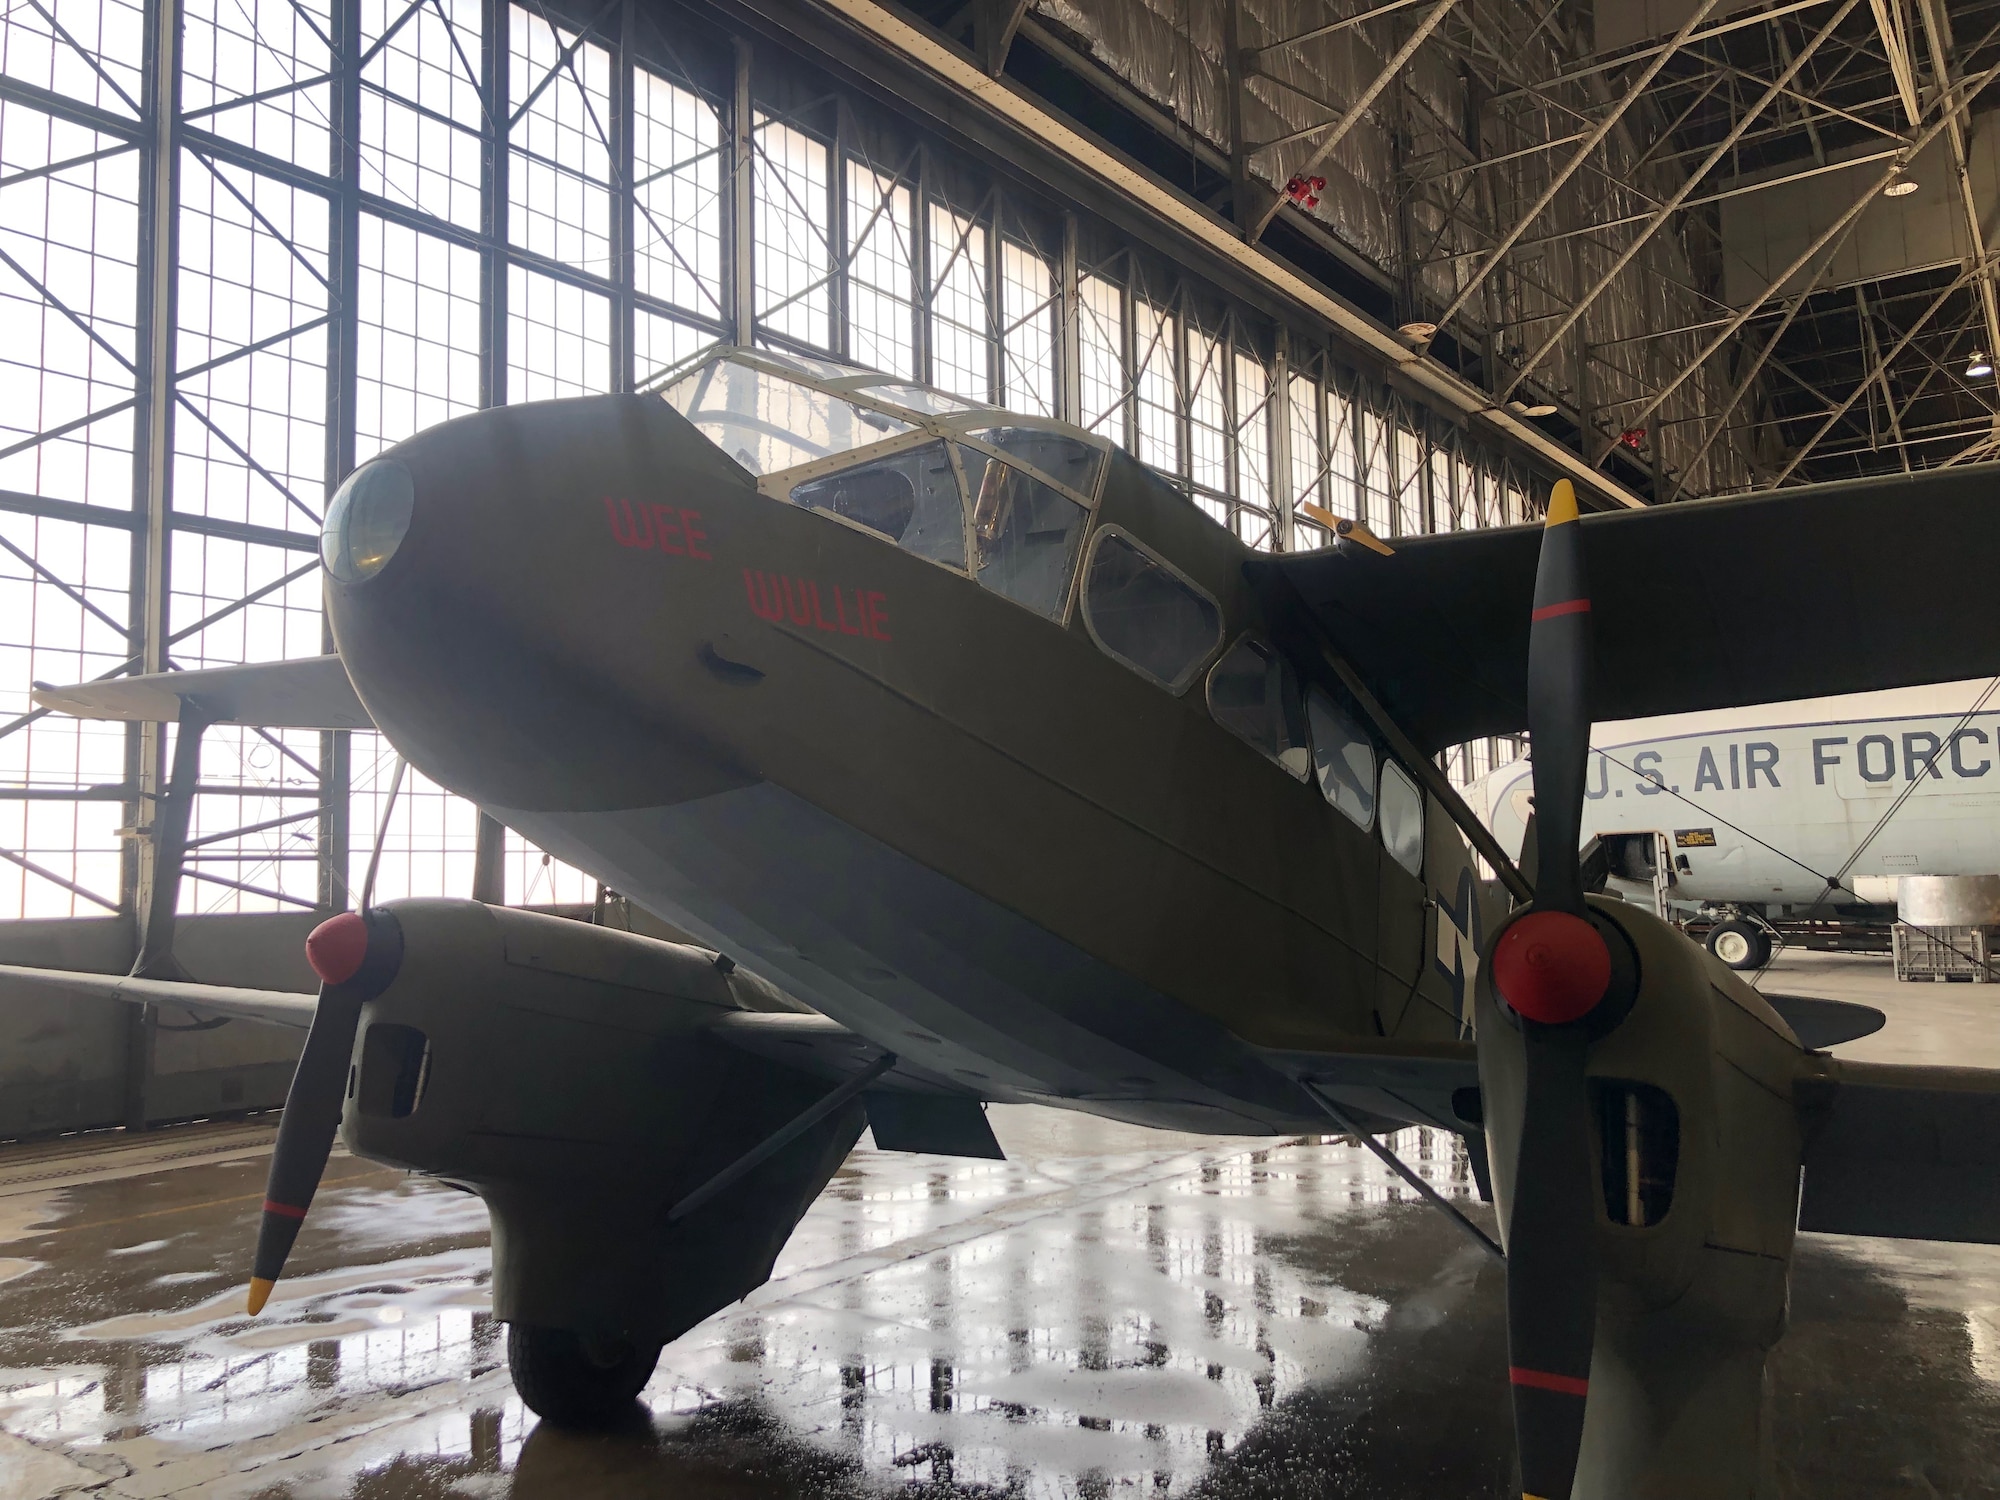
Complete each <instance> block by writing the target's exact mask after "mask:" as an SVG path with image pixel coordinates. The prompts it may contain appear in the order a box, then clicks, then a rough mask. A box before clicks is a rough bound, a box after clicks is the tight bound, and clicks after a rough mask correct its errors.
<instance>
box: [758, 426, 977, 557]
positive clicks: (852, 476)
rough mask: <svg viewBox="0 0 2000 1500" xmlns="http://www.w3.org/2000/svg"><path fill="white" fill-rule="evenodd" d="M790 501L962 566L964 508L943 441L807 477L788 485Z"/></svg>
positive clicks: (917, 552) (904, 547)
mask: <svg viewBox="0 0 2000 1500" xmlns="http://www.w3.org/2000/svg"><path fill="white" fill-rule="evenodd" d="M792 503H793V504H795V505H803V506H805V507H806V508H807V509H808V510H823V511H827V512H829V513H831V514H833V515H836V516H839V517H841V518H842V519H844V520H848V521H852V522H854V523H855V524H856V525H857V526H866V527H867V528H868V529H869V530H870V531H874V532H879V533H880V534H881V535H883V536H885V537H887V538H888V539H889V540H890V541H892V542H894V543H895V544H896V545H897V546H899V547H901V548H902V549H903V550H904V551H905V552H914V553H916V555H917V556H919V557H928V558H929V559H930V560H931V561H932V562H941V563H949V564H950V565H951V566H952V567H954V568H962V567H964V566H965V511H964V508H963V505H962V502H961V501H960V499H959V494H958V476H957V475H955V474H953V473H952V471H951V457H950V455H949V454H947V453H946V452H945V446H944V444H943V443H926V444H925V445H924V446H923V447H921V448H909V449H905V450H904V451H903V452H901V453H897V454H893V455H891V456H890V457H888V458H878V459H876V460H875V461H874V462H872V463H865V464H858V465H856V466H855V467H854V468H851V469H844V470H842V471H841V472H840V473H838V474H828V475H826V476H824V477H823V478H820V479H808V480H807V481H806V482H805V483H803V484H798V485H794V486H793V487H792Z"/></svg>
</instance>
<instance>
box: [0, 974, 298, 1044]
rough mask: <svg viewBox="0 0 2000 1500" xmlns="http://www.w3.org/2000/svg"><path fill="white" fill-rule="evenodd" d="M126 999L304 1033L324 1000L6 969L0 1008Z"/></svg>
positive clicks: (168, 982) (0, 984)
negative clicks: (18, 1004)
mask: <svg viewBox="0 0 2000 1500" xmlns="http://www.w3.org/2000/svg"><path fill="white" fill-rule="evenodd" d="M44 997H46V998H49V999H57V1000H122V1001H124V1002H125V1003H126V1004H127V1005H179V1006H183V1007H185V1008H186V1009H188V1010H191V1011H194V1012H195V1013H196V1014H198V1015H204V1016H227V1017H230V1018H232V1019H235V1020H242V1021H275V1022H276V1023H277V1024H278V1025H280V1026H296V1027H298V1028H300V1029H301V1030H304V1029H305V1028H306V1027H308V1026H311V1025H312V1018H313V1011H314V1010H315V1009H316V1008H317V1007H318V1005H319V1000H318V997H316V996H313V995H295V994H292V993H290V992H289V991H286V990H246V989H238V988H236V987H235V986H233V985H226V984H192V983H184V982H182V981H179V980H170V979H132V978H129V977H127V976H126V975H123V974H79V973H77V972H76V971H75V970H73V969H24V968H18V967H16V966H14V965H11V964H0V1004H5V1003H6V1002H7V1001H9V1000H26V999H37V998H44Z"/></svg>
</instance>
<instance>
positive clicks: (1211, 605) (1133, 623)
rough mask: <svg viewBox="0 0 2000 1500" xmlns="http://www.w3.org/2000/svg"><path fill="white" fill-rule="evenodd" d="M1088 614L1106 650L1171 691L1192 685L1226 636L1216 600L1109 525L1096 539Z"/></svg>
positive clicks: (1087, 584) (1086, 585)
mask: <svg viewBox="0 0 2000 1500" xmlns="http://www.w3.org/2000/svg"><path fill="white" fill-rule="evenodd" d="M1083 620H1084V624H1085V625H1086V626H1088V627H1089V629H1090V633H1091V636H1092V637H1093V638H1094V639H1095V640H1096V641H1097V644H1098V645H1099V646H1101V647H1103V648H1104V651H1105V653H1106V654H1107V655H1110V656H1114V657H1116V658H1117V659H1118V660H1119V661H1122V662H1123V663H1125V665H1126V666H1128V667H1130V668H1132V669H1133V670H1134V671H1136V672H1141V673H1144V674H1145V675H1146V676H1148V677H1150V678H1152V679H1153V681H1155V682H1157V683H1159V684H1160V686H1161V687H1163V688H1165V689H1166V690H1167V691H1168V692H1170V693H1178V692H1179V691H1180V690H1181V689H1182V688H1184V687H1186V686H1187V685H1188V682H1189V681H1190V679H1192V678H1193V676H1194V674H1195V671H1196V669H1197V668H1199V667H1200V666H1201V664H1202V663H1203V662H1204V661H1206V660H1208V656H1209V653H1210V652H1212V651H1213V650H1215V648H1216V646H1217V645H1218V644H1219V643H1220V642H1221V640H1222V612H1221V611H1220V610H1218V609H1217V608H1216V607H1215V601H1214V600H1212V599H1210V598H1209V597H1208V596H1207V595H1206V594H1204V593H1202V592H1200V591H1199V590H1198V589H1196V588H1195V586H1194V585H1193V584H1191V583H1189V582H1188V581H1187V580H1186V579H1184V578H1182V577H1181V576H1180V575H1179V574H1178V573H1176V572H1174V571H1173V569H1171V568H1169V567H1168V566H1167V565H1166V564H1165V563H1163V562H1161V561H1160V560H1159V559H1157V558H1155V557H1154V556H1153V555H1152V554H1151V553H1149V552H1146V551H1145V550H1143V549H1142V548H1141V547H1139V545H1138V544H1137V543H1135V542H1133V541H1132V540H1131V539H1130V538H1128V537H1126V536H1124V535H1123V534H1122V533H1120V532H1117V531H1112V530H1108V529H1107V530H1104V531H1100V532H1098V533H1097V538H1096V540H1095V541H1093V542H1092V543H1091V549H1090V563H1089V565H1088V567H1086V568H1085V570H1084V580H1083Z"/></svg>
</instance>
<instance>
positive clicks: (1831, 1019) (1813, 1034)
mask: <svg viewBox="0 0 2000 1500" xmlns="http://www.w3.org/2000/svg"><path fill="white" fill-rule="evenodd" d="M1764 1001H1765V1003H1766V1004H1767V1005H1769V1006H1770V1007H1771V1009H1772V1010H1775V1011H1776V1012H1777V1013H1778V1014H1779V1015H1780V1016H1781V1017H1783V1019H1784V1022H1785V1024H1786V1025H1787V1026H1789V1027H1791V1028H1792V1035H1793V1036H1795V1037H1797V1038H1798V1039H1799V1045H1800V1046H1801V1047H1803V1048H1805V1049H1806V1050H1807V1051H1808V1052H1818V1051H1820V1050H1822V1049H1824V1048H1827V1047H1838V1046H1839V1045H1840V1044H1841V1043H1842V1042H1851V1041H1855V1040H1856V1039H1858V1038H1860V1037H1864V1036H1873V1035H1874V1034H1875V1033H1876V1032H1878V1031H1880V1030H1881V1029H1882V1028H1883V1027H1884V1026H1885V1025H1887V1024H1888V1021H1889V1018H1888V1017H1887V1016H1885V1015H1883V1014H1882V1012H1881V1011H1879V1010H1877V1009H1876V1008H1875V1007H1874V1006H1872V1005H1856V1004H1855V1003H1854V1002H1853V1001H1851V1000H1822V999H1820V998H1819V997H1818V996H1817V995H1772V994H1765V996H1764Z"/></svg>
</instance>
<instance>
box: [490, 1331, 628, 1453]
mask: <svg viewBox="0 0 2000 1500" xmlns="http://www.w3.org/2000/svg"><path fill="white" fill-rule="evenodd" d="M593 1355H594V1356H595V1357H593ZM659 1362H660V1345H658V1344H654V1345H652V1346H650V1347H648V1348H643V1349H634V1348H632V1347H631V1346H630V1345H629V1344H620V1345H618V1346H616V1347H615V1348H614V1349H608V1350H586V1347H585V1345H584V1342H583V1340H582V1339H580V1338H578V1337H577V1335H576V1334H575V1333H573V1332H571V1331H570V1330H569V1329H567V1328H529V1327H526V1326H525V1325H523V1324H520V1323H509V1324H508V1325H507V1373H508V1374H510V1375H512V1376H513V1377H514V1389H515V1390H516V1391H517V1392H518V1393H519V1394H520V1397H521V1400H522V1401H523V1402H524V1403H525V1404H526V1405H527V1408H528V1410H529V1411H531V1412H533V1413H534V1414H535V1415H536V1416H538V1417H540V1418H541V1419H542V1420H543V1421H544V1422H550V1423H553V1424H554V1425H555V1426H557V1427H585V1428H603V1427H615V1426H617V1425H618V1424H619V1423H621V1422H622V1421H624V1420H625V1419H627V1418H629V1417H630V1416H631V1415H632V1412H633V1410H634V1403H635V1402H636V1401H637V1400H638V1396H639V1392H641V1391H642V1390H644V1389H645V1388H646V1382H647V1381H648V1380H651V1379H652V1378H653V1367H654V1366H655V1365H657V1364H659Z"/></svg>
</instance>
